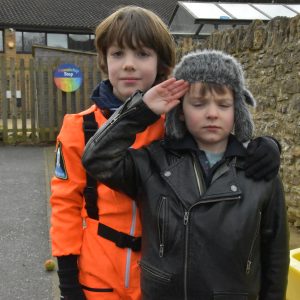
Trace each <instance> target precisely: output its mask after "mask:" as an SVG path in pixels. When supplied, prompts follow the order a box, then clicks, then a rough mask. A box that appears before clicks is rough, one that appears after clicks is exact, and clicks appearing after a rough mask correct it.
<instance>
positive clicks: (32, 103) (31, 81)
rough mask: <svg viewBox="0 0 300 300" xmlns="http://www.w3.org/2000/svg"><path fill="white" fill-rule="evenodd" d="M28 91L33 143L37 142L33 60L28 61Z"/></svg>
mask: <svg viewBox="0 0 300 300" xmlns="http://www.w3.org/2000/svg"><path fill="white" fill-rule="evenodd" d="M29 87H30V88H29V89H30V94H29V95H30V100H31V101H30V111H31V116H30V117H31V140H32V142H33V143H35V142H36V141H38V137H37V133H36V102H37V95H36V76H35V63H34V60H33V59H30V61H29Z"/></svg>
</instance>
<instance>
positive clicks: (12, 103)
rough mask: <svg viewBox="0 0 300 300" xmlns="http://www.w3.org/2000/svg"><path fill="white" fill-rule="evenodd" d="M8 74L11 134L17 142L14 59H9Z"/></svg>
mask: <svg viewBox="0 0 300 300" xmlns="http://www.w3.org/2000/svg"><path fill="white" fill-rule="evenodd" d="M9 67H10V73H9V82H10V91H11V98H10V107H11V108H12V111H11V119H12V132H13V141H14V142H17V138H18V134H17V133H18V123H17V117H18V116H17V97H16V88H17V86H16V65H15V59H14V58H10V63H9Z"/></svg>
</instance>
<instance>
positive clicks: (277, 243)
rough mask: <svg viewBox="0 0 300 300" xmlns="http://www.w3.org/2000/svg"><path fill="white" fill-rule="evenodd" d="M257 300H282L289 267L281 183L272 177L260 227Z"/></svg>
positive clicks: (278, 179)
mask: <svg viewBox="0 0 300 300" xmlns="http://www.w3.org/2000/svg"><path fill="white" fill-rule="evenodd" d="M261 263H262V279H261V284H262V286H261V293H260V297H259V299H261V300H284V299H285V293H286V287H287V276H288V269H289V233H288V225H287V214H286V206H285V199H284V192H283V186H282V182H281V180H280V178H279V177H277V178H276V179H275V180H273V183H272V192H271V195H270V199H269V202H268V204H267V205H266V207H265V208H264V210H263V217H262V227H261Z"/></svg>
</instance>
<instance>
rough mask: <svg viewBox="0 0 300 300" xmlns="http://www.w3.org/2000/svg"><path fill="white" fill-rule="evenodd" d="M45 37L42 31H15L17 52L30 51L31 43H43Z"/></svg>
mask: <svg viewBox="0 0 300 300" xmlns="http://www.w3.org/2000/svg"><path fill="white" fill-rule="evenodd" d="M45 42H46V38H45V33H43V32H21V31H17V32H16V49H17V52H27V53H31V52H32V45H45Z"/></svg>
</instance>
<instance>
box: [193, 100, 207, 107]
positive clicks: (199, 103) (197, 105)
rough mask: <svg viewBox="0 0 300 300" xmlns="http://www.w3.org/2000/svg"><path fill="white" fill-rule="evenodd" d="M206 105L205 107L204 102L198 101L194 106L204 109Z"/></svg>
mask: <svg viewBox="0 0 300 300" xmlns="http://www.w3.org/2000/svg"><path fill="white" fill-rule="evenodd" d="M204 105H205V102H203V101H197V102H194V103H193V106H195V107H202V106H204Z"/></svg>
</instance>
